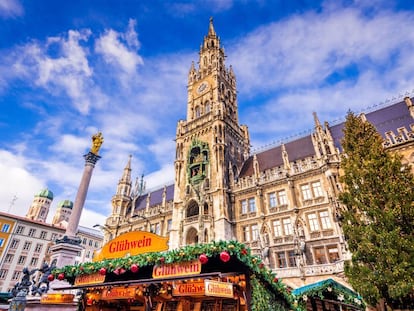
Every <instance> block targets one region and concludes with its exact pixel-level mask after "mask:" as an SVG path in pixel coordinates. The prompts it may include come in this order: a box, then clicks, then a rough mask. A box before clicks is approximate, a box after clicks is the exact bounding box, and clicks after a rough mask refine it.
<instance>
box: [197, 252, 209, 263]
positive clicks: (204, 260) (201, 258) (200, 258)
mask: <svg viewBox="0 0 414 311" xmlns="http://www.w3.org/2000/svg"><path fill="white" fill-rule="evenodd" d="M198 259H199V260H200V262H201V264H202V265H204V264H206V263H207V262H208V257H207V255H206V254H201V255H200V256H199V257H198Z"/></svg>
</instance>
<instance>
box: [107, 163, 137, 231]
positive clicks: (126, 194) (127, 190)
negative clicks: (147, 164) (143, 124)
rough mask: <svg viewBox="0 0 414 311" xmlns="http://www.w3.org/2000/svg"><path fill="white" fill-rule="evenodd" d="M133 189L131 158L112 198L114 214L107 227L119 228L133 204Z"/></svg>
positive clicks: (110, 217) (108, 219) (108, 220)
mask: <svg viewBox="0 0 414 311" xmlns="http://www.w3.org/2000/svg"><path fill="white" fill-rule="evenodd" d="M131 188H132V182H131V156H129V159H128V163H127V164H126V166H125V168H124V172H123V174H122V177H121V179H120V180H119V181H118V186H117V189H116V193H115V195H114V196H113V197H112V202H111V203H112V213H111V215H110V216H109V217H108V218H107V220H106V225H107V227H109V228H111V229H112V228H113V227H114V228H115V227H118V226H119V223H120V221H121V220H122V219H125V217H126V213H127V209H128V207H130V206H131V202H132V197H131V191H132V189H131ZM115 231H116V230H115Z"/></svg>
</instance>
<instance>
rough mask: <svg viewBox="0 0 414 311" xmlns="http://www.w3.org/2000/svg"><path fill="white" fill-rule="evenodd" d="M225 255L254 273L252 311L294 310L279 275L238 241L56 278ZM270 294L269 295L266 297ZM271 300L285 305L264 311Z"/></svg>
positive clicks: (107, 263) (95, 265) (68, 269)
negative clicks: (224, 252) (101, 270)
mask: <svg viewBox="0 0 414 311" xmlns="http://www.w3.org/2000/svg"><path fill="white" fill-rule="evenodd" d="M223 251H226V252H228V254H229V255H230V256H234V257H236V258H237V259H238V260H239V261H240V262H242V263H243V264H245V265H246V266H247V267H248V269H249V270H250V272H251V280H252V286H253V290H252V301H253V306H252V310H254V311H265V310H279V309H282V308H283V307H284V308H285V309H292V306H293V298H292V296H291V295H290V293H289V292H288V291H287V289H286V287H285V285H284V284H283V283H282V282H281V281H280V280H278V279H277V278H276V275H275V274H274V273H273V272H272V271H271V270H270V269H268V268H267V267H266V266H265V265H264V264H263V262H262V260H261V259H260V258H259V257H257V256H254V255H252V254H251V251H250V249H249V248H246V246H245V245H244V244H242V243H239V242H237V241H217V242H212V243H208V244H196V245H188V246H185V247H183V248H180V249H174V250H171V251H167V252H155V253H147V254H140V255H136V256H130V257H125V258H116V259H106V260H102V261H99V262H86V263H81V264H78V265H70V266H65V267H63V268H59V269H55V270H53V272H52V274H53V276H54V277H55V278H57V279H68V280H73V279H74V278H75V277H76V276H79V275H85V274H93V273H96V272H98V271H99V270H100V269H101V268H104V269H105V270H106V273H111V272H113V271H115V270H116V269H122V268H123V269H126V270H129V269H130V268H131V266H132V265H134V264H135V265H138V266H139V267H146V266H153V265H155V264H160V263H177V262H184V261H191V260H195V259H198V258H199V256H200V255H201V254H205V255H206V256H207V257H209V258H212V257H218V256H220V253H221V252H223ZM264 289H265V290H264ZM266 292H267V293H268V294H265V293H266ZM272 296H273V297H272ZM269 298H273V300H276V301H279V302H282V303H281V304H280V305H277V308H276V309H275V308H273V309H263V307H262V306H267V308H269V302H270V301H271V300H269ZM275 305H276V304H275Z"/></svg>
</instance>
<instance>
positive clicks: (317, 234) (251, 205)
mask: <svg viewBox="0 0 414 311" xmlns="http://www.w3.org/2000/svg"><path fill="white" fill-rule="evenodd" d="M199 55H200V58H199V66H198V68H196V67H195V66H194V63H193V64H192V65H191V67H190V71H189V74H188V98H187V118H186V120H180V121H178V124H177V132H176V155H175V162H174V166H175V182H174V184H171V185H166V186H164V187H162V188H160V189H158V190H155V191H152V192H146V193H145V192H143V191H139V188H140V187H139V186H138V187H134V186H133V185H132V179H131V161H130V160H129V161H128V163H127V165H126V167H125V169H124V172H123V174H122V176H121V179H120V180H119V183H118V186H117V190H116V193H115V195H114V196H113V198H112V212H111V214H110V215H109V216H108V218H107V220H106V224H105V229H106V230H105V231H106V233H105V235H106V236H105V239H106V240H108V239H111V238H113V237H115V236H117V235H119V234H121V233H125V232H128V231H132V230H148V231H149V230H151V231H152V232H154V233H157V234H160V235H162V236H167V237H169V246H170V248H171V249H174V248H178V247H182V246H185V245H189V244H194V243H206V242H211V241H212V240H231V239H236V240H238V241H240V242H243V243H245V244H246V245H247V246H248V247H250V248H251V249H252V250H253V252H255V253H256V254H257V255H259V256H261V257H262V258H263V260H264V262H265V263H266V264H267V265H268V266H269V267H270V268H271V269H273V271H275V272H276V273H277V275H278V277H279V278H281V279H283V281H284V282H285V283H286V284H287V285H289V286H291V287H292V288H297V287H300V286H303V285H306V284H310V283H314V282H317V281H320V280H324V279H327V278H333V279H335V280H336V281H338V282H340V283H344V282H345V280H344V278H343V277H344V274H343V271H344V260H346V259H347V258H349V256H350V254H349V252H348V250H347V246H346V243H345V241H344V237H343V234H342V232H341V228H340V226H339V223H338V221H337V216H338V213H337V211H338V209H339V207H340V202H339V201H338V194H339V192H340V191H341V185H340V183H339V175H340V150H341V148H340V140H341V137H342V128H343V126H344V124H343V123H342V124H337V125H334V126H330V125H329V124H328V123H327V122H324V123H323V122H320V120H319V119H318V117H317V115H316V114H314V115H313V116H309V117H310V118H312V117H313V119H314V129H313V131H312V133H311V134H309V135H307V136H303V137H301V138H298V139H295V140H292V141H289V142H286V143H283V144H281V145H278V146H275V147H273V148H271V149H268V150H265V151H262V152H258V153H251V150H250V140H249V131H248V128H247V126H244V125H240V124H239V118H238V107H237V89H236V77H235V74H234V72H233V70H232V68H231V67H230V68H228V67H226V65H225V55H224V50H223V48H222V47H221V45H220V40H219V37H218V36H217V34H216V32H215V30H214V27H213V23H212V21H210V25H209V30H208V34H207V35H206V36H205V37H204V41H203V43H202V46H201V49H200V53H199ZM362 117H364V118H366V119H367V120H368V121H370V122H371V123H373V124H374V125H375V126H376V128H377V129H378V131H379V132H380V133H381V134H382V135H383V137H384V145H385V146H386V147H387V148H388V149H390V150H393V151H397V152H400V153H401V154H402V155H403V157H404V158H403V161H405V162H406V163H412V162H413V159H414V145H413V142H414V132H413V130H414V120H413V117H414V106H413V104H412V101H411V98H409V97H406V98H404V99H403V98H401V100H400V101H398V102H393V103H391V104H389V105H387V106H385V105H384V106H383V107H382V108H381V109H378V110H375V111H371V112H369V113H366V114H364V115H362ZM137 189H138V190H137ZM141 190H142V188H141Z"/></svg>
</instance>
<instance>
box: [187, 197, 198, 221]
mask: <svg viewBox="0 0 414 311" xmlns="http://www.w3.org/2000/svg"><path fill="white" fill-rule="evenodd" d="M198 214H199V208H198V204H197V202H195V201H191V202H190V204H188V207H187V211H186V217H187V218H188V217H192V216H197V215H198Z"/></svg>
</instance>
